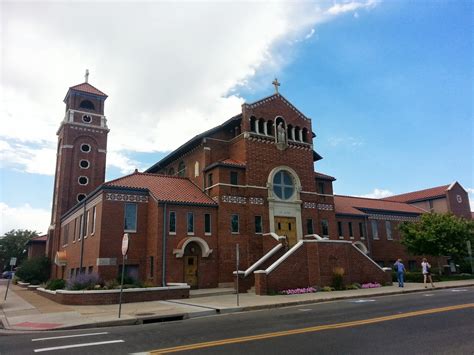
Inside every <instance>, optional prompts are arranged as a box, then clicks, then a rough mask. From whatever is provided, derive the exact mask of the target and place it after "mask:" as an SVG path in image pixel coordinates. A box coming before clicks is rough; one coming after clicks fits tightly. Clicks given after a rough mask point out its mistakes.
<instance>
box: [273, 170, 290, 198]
mask: <svg viewBox="0 0 474 355" xmlns="http://www.w3.org/2000/svg"><path fill="white" fill-rule="evenodd" d="M273 192H274V193H275V195H276V196H277V197H278V198H280V199H282V200H288V199H289V198H290V197H291V196H293V193H294V192H295V184H294V182H293V178H292V177H291V175H290V174H289V173H288V172H287V171H285V170H280V171H279V172H277V173H276V174H275V176H274V177H273Z"/></svg>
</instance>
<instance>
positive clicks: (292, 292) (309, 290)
mask: <svg viewBox="0 0 474 355" xmlns="http://www.w3.org/2000/svg"><path fill="white" fill-rule="evenodd" d="M314 292H316V289H315V288H314V287H306V288H304V287H303V288H294V289H290V290H283V291H280V292H279V293H280V294H281V295H302V294H304V293H314Z"/></svg>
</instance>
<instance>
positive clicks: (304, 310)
mask: <svg viewBox="0 0 474 355" xmlns="http://www.w3.org/2000/svg"><path fill="white" fill-rule="evenodd" d="M298 311H301V312H308V311H311V309H308V308H300V309H298Z"/></svg>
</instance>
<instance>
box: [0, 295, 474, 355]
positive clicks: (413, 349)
mask: <svg viewBox="0 0 474 355" xmlns="http://www.w3.org/2000/svg"><path fill="white" fill-rule="evenodd" d="M290 297H291V296H290ZM163 349H167V350H166V351H165V352H179V353H183V354H184V353H192V354H216V353H217V354H224V353H225V354H239V355H240V354H245V353H246V354H383V355H387V354H397V355H400V354H404V353H405V354H469V355H472V354H474V288H472V287H471V288H469V287H466V288H459V289H446V290H436V291H430V290H428V291H427V292H422V293H412V294H406V295H396V296H384V297H374V298H368V299H353V300H344V301H337V302H328V303H318V304H313V305H304V306H296V307H287V308H279V309H271V310H262V311H254V312H245V313H234V314H223V315H219V316H210V317H203V318H195V319H189V320H184V321H175V322H165V323H153V324H145V325H140V326H127V327H114V328H94V329H88V330H74V331H72V330H71V331H49V332H36V333H29V334H16V335H7V336H0V354H2V355H3V354H32V353H36V352H39V353H54V354H84V353H86V352H93V353H94V354H100V353H103V354H129V353H141V352H151V351H155V353H164V352H163V351H162V350H163Z"/></svg>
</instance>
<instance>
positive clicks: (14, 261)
mask: <svg viewBox="0 0 474 355" xmlns="http://www.w3.org/2000/svg"><path fill="white" fill-rule="evenodd" d="M15 265H16V258H10V266H15Z"/></svg>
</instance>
